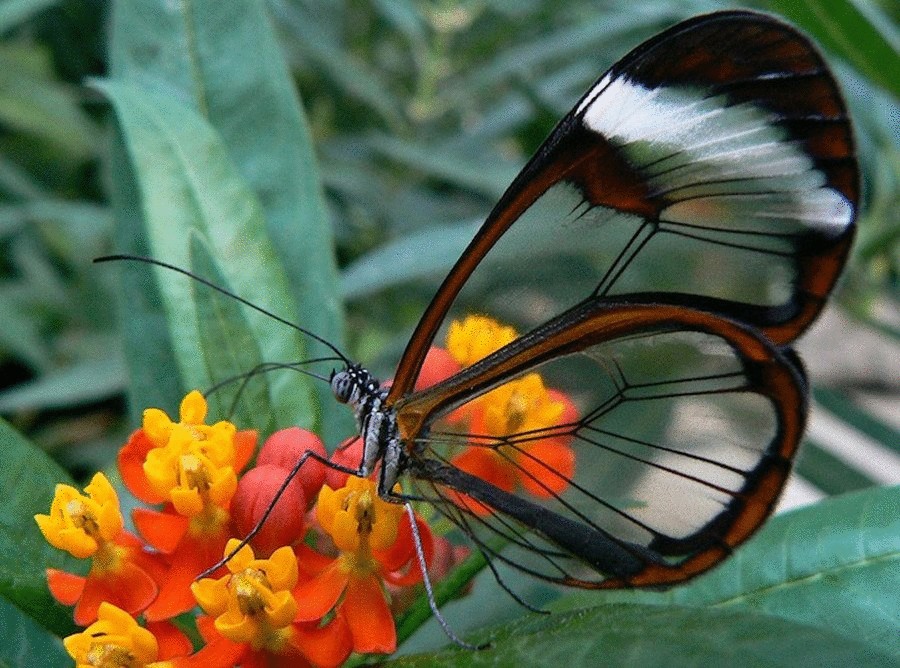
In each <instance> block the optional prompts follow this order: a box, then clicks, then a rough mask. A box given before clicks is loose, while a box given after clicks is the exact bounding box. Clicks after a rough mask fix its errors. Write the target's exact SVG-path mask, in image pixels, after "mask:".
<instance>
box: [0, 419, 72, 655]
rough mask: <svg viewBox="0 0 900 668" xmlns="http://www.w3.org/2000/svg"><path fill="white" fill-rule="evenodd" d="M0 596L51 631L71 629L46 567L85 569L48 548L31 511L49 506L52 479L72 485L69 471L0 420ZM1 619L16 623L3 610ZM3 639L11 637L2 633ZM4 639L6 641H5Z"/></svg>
mask: <svg viewBox="0 0 900 668" xmlns="http://www.w3.org/2000/svg"><path fill="white" fill-rule="evenodd" d="M0 451H2V452H3V466H2V467H0V497H2V498H3V499H4V507H3V521H2V522H0V596H2V597H3V598H5V599H6V600H7V601H8V602H10V603H11V604H12V605H14V606H15V607H17V608H18V609H19V610H21V611H22V612H25V613H27V614H28V615H29V616H31V617H32V618H34V619H35V620H36V621H37V622H38V623H39V624H40V625H41V626H43V627H44V628H47V629H49V630H51V631H53V632H54V633H57V634H64V633H71V632H72V631H73V630H74V628H75V627H74V625H73V623H72V613H71V611H70V610H69V609H68V608H64V607H62V606H60V605H59V604H57V603H56V602H55V601H54V600H53V598H52V597H51V596H50V592H49V591H48V589H47V580H46V577H45V575H44V571H45V569H46V568H58V569H61V570H65V571H68V572H79V573H84V572H85V571H86V567H87V562H78V561H76V560H75V559H73V558H71V557H69V556H68V555H67V554H66V553H64V552H60V551H59V550H57V549H55V548H53V547H51V546H50V545H49V544H48V543H47V541H46V540H44V537H43V536H42V535H41V532H40V530H39V529H38V527H37V524H36V523H35V521H34V515H35V514H38V513H42V514H46V513H47V512H49V510H50V502H51V500H52V499H53V493H54V488H55V486H56V484H57V483H65V484H73V483H72V479H71V478H70V477H69V475H68V474H67V473H66V472H65V471H63V470H62V469H61V468H60V467H59V466H57V465H56V464H55V463H54V462H53V461H52V460H51V459H50V458H49V457H47V455H45V454H44V453H43V452H42V451H40V450H38V449H37V448H35V447H34V446H33V445H31V444H30V443H29V442H28V441H27V440H25V439H24V438H23V437H22V436H21V435H19V434H18V433H17V432H16V431H15V430H14V429H13V428H12V427H10V426H9V425H8V424H7V423H6V422H4V421H2V420H0ZM3 623H4V624H18V623H19V622H17V621H15V620H14V619H13V618H12V617H8V616H6V615H4V622H3ZM3 637H4V638H6V639H7V640H8V639H10V638H11V637H12V636H9V635H6V634H4V635H3ZM4 642H6V641H4Z"/></svg>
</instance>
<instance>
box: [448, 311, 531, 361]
mask: <svg viewBox="0 0 900 668" xmlns="http://www.w3.org/2000/svg"><path fill="white" fill-rule="evenodd" d="M518 336H519V335H518V333H517V332H516V330H515V329H513V328H512V327H509V326H508V325H501V324H500V323H499V322H497V321H496V320H494V319H493V318H488V317H486V316H483V315H470V316H466V318H465V319H464V320H462V321H459V320H454V321H453V322H451V323H450V329H449V330H448V331H447V338H446V344H447V351H448V352H449V353H450V355H451V356H452V357H453V359H455V360H456V361H457V362H458V363H459V364H460V365H461V366H462V367H463V368H465V367H467V366H472V365H473V364H475V362H477V361H479V360H482V359H484V358H485V357H487V356H488V355H490V354H491V353H493V352H496V351H498V350H500V348H502V347H503V346H505V345H506V344H508V343H511V342H512V341H514V340H515V339H516V338H518Z"/></svg>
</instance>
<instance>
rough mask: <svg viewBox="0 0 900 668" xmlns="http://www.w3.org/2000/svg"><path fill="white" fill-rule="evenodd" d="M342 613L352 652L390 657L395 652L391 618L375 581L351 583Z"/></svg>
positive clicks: (364, 579)
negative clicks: (351, 643) (387, 655)
mask: <svg viewBox="0 0 900 668" xmlns="http://www.w3.org/2000/svg"><path fill="white" fill-rule="evenodd" d="M341 614H343V615H344V616H345V617H346V619H347V626H349V627H350V635H351V636H353V649H354V650H355V651H357V652H362V653H364V654H391V653H392V652H393V651H394V650H396V649H397V629H396V628H395V626H394V618H393V617H392V616H391V610H390V608H389V607H388V604H387V601H386V600H385V598H384V592H382V590H381V585H380V584H379V582H378V580H377V579H376V578H374V577H368V578H353V579H351V580H350V583H349V584H348V585H347V595H346V596H345V597H344V604H343V605H342V606H341Z"/></svg>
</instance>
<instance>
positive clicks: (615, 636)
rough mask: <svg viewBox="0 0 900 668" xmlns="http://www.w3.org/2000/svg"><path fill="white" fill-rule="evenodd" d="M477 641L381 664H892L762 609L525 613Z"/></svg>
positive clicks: (622, 607) (856, 644)
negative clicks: (473, 646)
mask: <svg viewBox="0 0 900 668" xmlns="http://www.w3.org/2000/svg"><path fill="white" fill-rule="evenodd" d="M474 640H475V641H476V642H485V641H487V642H490V643H491V644H490V646H489V647H488V648H487V649H483V650H480V651H467V650H461V649H453V650H447V651H443V652H438V653H434V654H424V655H416V656H410V657H403V658H400V659H397V660H394V661H388V662H386V663H385V664H384V665H387V666H396V667H397V668H400V667H413V666H445V667H453V666H460V667H462V666H466V667H469V666H516V665H521V666H567V667H573V668H574V667H575V666H597V665H607V666H698V665H709V666H742V667H746V666H785V667H790V668H795V667H796V666H817V667H819V666H835V667H838V666H861V665H865V666H892V665H896V664H895V663H894V658H893V657H891V656H890V655H889V654H886V653H883V652H879V651H878V649H876V648H873V647H870V646H869V645H867V644H865V643H864V642H862V641H860V640H854V639H848V638H847V637H845V636H842V635H838V634H836V633H833V632H830V631H827V630H824V629H818V628H814V627H809V626H804V625H802V624H798V623H796V622H790V621H785V620H783V619H779V618H777V617H771V616H768V615H762V614H759V613H757V612H754V611H750V610H746V609H733V610H719V609H703V608H688V607H681V606H671V607H662V606H654V605H637V604H631V605H629V604H616V605H608V606H602V607H597V608H592V609H587V610H575V611H569V612H561V613H555V614H553V615H533V614H532V615H529V616H528V617H526V618H524V619H522V620H519V621H516V622H514V623H511V624H507V625H505V626H502V627H499V628H495V629H493V630H491V631H489V632H485V633H479V634H477V636H476V637H475V638H474Z"/></svg>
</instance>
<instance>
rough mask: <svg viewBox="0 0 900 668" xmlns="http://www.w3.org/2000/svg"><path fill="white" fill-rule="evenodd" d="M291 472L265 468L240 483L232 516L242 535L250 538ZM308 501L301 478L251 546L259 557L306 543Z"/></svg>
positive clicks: (296, 479)
mask: <svg viewBox="0 0 900 668" xmlns="http://www.w3.org/2000/svg"><path fill="white" fill-rule="evenodd" d="M287 473H288V472H287V471H286V470H285V469H283V468H280V467H278V466H273V465H271V464H265V465H263V466H257V467H255V468H252V469H250V470H249V471H247V473H245V474H244V476H243V477H242V478H241V479H240V481H239V482H238V488H237V493H236V494H235V495H234V499H232V502H231V513H232V518H233V519H234V523H235V526H236V528H237V530H238V533H239V534H240V535H242V536H246V535H247V534H248V533H250V531H251V530H252V529H253V527H255V526H256V524H257V522H259V520H260V519H261V518H262V516H263V515H264V514H265V512H266V510H267V509H268V508H269V506H270V505H271V503H272V499H273V498H274V496H275V493H276V492H277V491H278V489H279V488H280V487H281V485H282V484H283V483H284V479H285V477H286V476H287ZM305 514H306V497H305V496H304V493H303V485H302V483H301V481H300V480H299V479H298V478H294V479H293V480H291V482H290V483H289V484H288V486H287V488H286V489H285V490H284V493H283V494H282V495H281V498H279V499H278V502H277V503H276V504H275V507H274V508H273V509H272V512H271V514H270V515H269V517H268V518H267V519H266V522H265V524H264V525H263V527H262V529H261V530H260V532H259V533H258V534H256V536H255V537H254V538H253V540H251V541H250V544H251V545H252V546H253V550H254V552H255V553H256V554H257V555H260V556H268V555H270V554H271V553H272V552H274V551H275V550H276V549H278V548H279V547H281V546H283V545H293V544H294V543H296V542H298V541H300V540H302V539H303V536H304V533H305V530H306V524H305V521H304V516H305Z"/></svg>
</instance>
